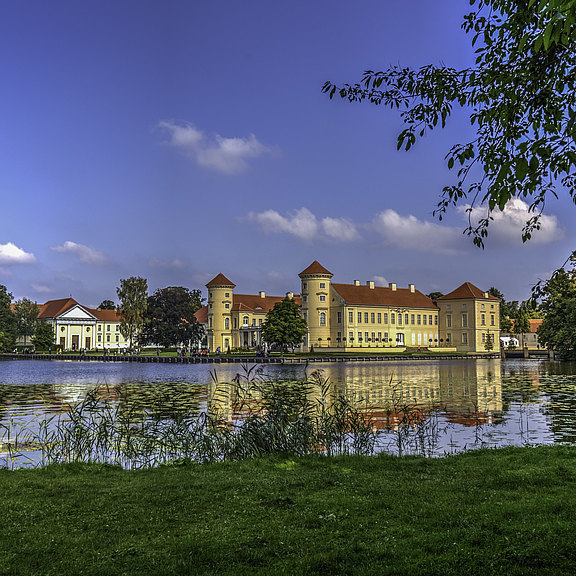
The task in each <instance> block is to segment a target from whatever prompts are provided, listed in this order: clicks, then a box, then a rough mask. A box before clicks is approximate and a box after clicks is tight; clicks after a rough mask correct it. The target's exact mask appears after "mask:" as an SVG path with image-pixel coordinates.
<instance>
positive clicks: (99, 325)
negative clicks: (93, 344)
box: [98, 324, 102, 332]
mask: <svg viewBox="0 0 576 576" xmlns="http://www.w3.org/2000/svg"><path fill="white" fill-rule="evenodd" d="M101 330H102V324H98V332H100V331H101Z"/></svg>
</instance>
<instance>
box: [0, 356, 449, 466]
mask: <svg viewBox="0 0 576 576" xmlns="http://www.w3.org/2000/svg"><path fill="white" fill-rule="evenodd" d="M212 379H213V388H214V392H213V393H212V394H211V397H210V399H209V400H208V403H207V407H206V408H205V409H203V410H199V408H198V404H197V403H195V404H193V405H192V404H190V403H189V402H180V401H179V395H178V393H177V392H175V391H174V390H170V389H166V390H165V389H163V388H160V389H159V390H155V391H154V392H153V393H147V394H146V395H145V401H140V402H138V401H134V400H133V399H132V398H128V397H127V395H126V392H125V390H124V389H123V388H122V387H117V388H113V389H110V388H108V387H106V388H105V389H103V387H100V388H96V389H93V390H91V391H89V392H88V393H87V394H86V396H85V398H83V399H82V400H81V401H79V402H77V403H76V404H74V405H72V406H71V407H70V410H69V411H68V412H66V413H63V414H61V415H59V416H57V417H51V418H47V419H42V420H39V421H38V422H35V423H34V427H33V428H31V429H28V430H27V429H26V428H25V427H24V428H20V429H18V427H17V426H15V425H14V424H13V423H11V424H10V425H2V427H3V428H4V439H3V440H1V439H0V442H3V444H4V450H5V466H6V467H12V468H13V467H18V466H22V465H27V466H34V465H48V464H54V463H101V464H112V465H120V466H122V467H123V468H126V469H141V468H150V467H155V466H158V465H161V464H165V463H171V462H187V461H194V462H214V461H235V460H242V459H246V458H255V457H262V456H268V455H273V454H283V455H292V456H306V455H313V454H320V455H327V456H337V455H372V454H375V453H376V452H382V451H386V452H390V453H393V454H396V455H398V456H403V455H407V454H412V455H422V456H433V455H436V454H437V447H438V438H439V435H440V433H441V432H442V431H443V430H442V427H441V426H440V423H439V422H440V419H439V407H438V406H425V407H424V406H419V405H418V404H416V403H415V402H412V401H410V399H409V398H408V397H407V396H405V395H403V394H402V391H401V389H400V388H399V386H394V387H393V393H392V397H391V399H390V400H389V401H388V402H387V404H386V406H385V409H384V411H382V409H380V410H379V412H378V413H375V412H374V410H373V407H372V406H371V405H370V404H369V402H368V399H367V398H356V397H354V396H347V395H345V394H344V393H343V392H341V391H338V390H337V389H336V388H335V387H334V386H333V385H332V384H331V383H330V382H329V381H328V379H326V378H324V377H323V374H322V372H321V371H320V370H317V371H314V372H312V373H310V374H309V375H308V374H306V375H305V376H304V377H303V378H301V379H299V380H294V379H292V380H277V379H275V380H273V379H270V378H268V377H266V376H265V375H264V371H263V368H262V367H261V366H252V367H248V366H244V367H243V371H242V372H240V373H239V374H237V376H236V377H235V378H234V379H233V382H231V383H230V382H225V383H220V382H219V381H218V377H217V374H216V373H215V372H213V373H212ZM0 458H1V456H0ZM1 463H2V460H1V459H0V466H1Z"/></svg>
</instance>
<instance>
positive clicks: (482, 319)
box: [480, 314, 486, 326]
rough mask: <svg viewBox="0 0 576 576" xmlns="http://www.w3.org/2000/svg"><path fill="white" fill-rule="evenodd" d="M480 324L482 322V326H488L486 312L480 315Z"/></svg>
mask: <svg viewBox="0 0 576 576" xmlns="http://www.w3.org/2000/svg"><path fill="white" fill-rule="evenodd" d="M480 324H481V325H482V326H486V314H482V315H481V316H480Z"/></svg>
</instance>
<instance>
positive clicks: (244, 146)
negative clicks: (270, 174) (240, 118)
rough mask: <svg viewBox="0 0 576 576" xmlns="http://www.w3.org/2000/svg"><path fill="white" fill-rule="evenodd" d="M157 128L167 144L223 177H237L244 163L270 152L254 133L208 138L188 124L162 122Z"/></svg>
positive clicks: (217, 135)
mask: <svg viewBox="0 0 576 576" xmlns="http://www.w3.org/2000/svg"><path fill="white" fill-rule="evenodd" d="M159 127H160V128H161V129H162V130H163V131H164V132H166V133H167V134H168V143H169V144H170V145H171V146H174V147H175V148H177V149H178V150H180V152H182V153H183V154H185V155H186V156H189V157H190V158H193V159H194V160H195V161H196V162H197V163H198V164H199V165H200V166H205V167H206V168H210V169H212V170H216V171H218V172H223V173H225V174H237V173H239V172H243V171H244V170H246V169H247V168H248V162H247V160H248V159H250V158H257V157H258V156H261V155H262V154H265V153H267V152H270V151H271V149H270V148H268V147H267V146H264V145H263V144H261V143H260V142H259V141H258V140H257V139H256V136H254V134H250V135H249V136H248V137H247V138H238V137H236V138H226V137H224V136H220V135H219V134H215V135H214V136H208V135H207V134H205V133H204V132H202V131H201V130H198V128H196V127H195V126H194V125H193V124H190V123H189V122H174V121H168V120H165V121H163V122H160V123H159Z"/></svg>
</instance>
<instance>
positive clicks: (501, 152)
mask: <svg viewBox="0 0 576 576" xmlns="http://www.w3.org/2000/svg"><path fill="white" fill-rule="evenodd" d="M470 5H471V6H472V7H473V8H472V10H473V11H472V12H470V13H469V14H468V15H466V16H465V18H464V22H463V24H462V28H463V29H464V31H465V32H466V33H470V34H471V35H472V45H473V46H475V47H476V61H475V65H474V66H472V67H469V68H465V69H462V70H458V69H454V68H450V67H447V66H433V65H429V66H425V67H423V68H419V69H413V68H401V67H399V66H392V67H390V68H388V69H386V70H384V71H380V72H374V71H372V70H368V71H366V72H365V73H364V76H363V78H362V80H361V81H360V82H358V83H355V84H344V85H342V86H338V85H336V84H334V83H332V82H330V81H328V82H326V83H325V84H324V86H323V91H324V92H325V93H327V94H328V95H329V96H330V98H333V97H334V96H335V95H338V96H340V97H341V98H344V99H348V100H349V101H350V102H362V101H368V102H371V103H373V104H376V105H384V106H388V107H390V108H392V109H397V110H400V113H401V117H402V119H403V120H404V123H405V124H406V128H405V129H404V130H402V132H401V133H400V134H399V136H398V149H400V148H404V149H405V150H409V149H410V148H411V147H412V145H413V144H414V143H415V142H416V139H417V138H419V137H422V136H424V134H426V133H427V132H428V131H431V130H433V129H434V128H436V127H438V126H441V127H444V126H445V125H446V122H447V120H448V118H449V116H450V115H451V113H452V110H453V108H454V107H455V106H458V107H462V108H465V109H466V110H467V111H468V112H469V117H470V122H471V124H472V125H473V126H474V129H475V132H476V134H475V136H476V137H475V138H473V139H472V140H471V141H470V142H465V143H463V144H455V145H454V146H453V147H452V148H451V150H450V151H449V152H448V154H447V155H446V161H447V164H448V168H449V169H454V168H456V176H457V177H456V180H455V183H453V184H449V185H447V186H445V187H444V188H443V190H442V194H441V198H440V201H439V203H438V205H437V207H436V210H435V214H436V216H438V217H439V219H442V216H443V215H444V214H445V212H446V210H447V209H448V208H449V207H450V206H456V205H457V204H461V203H463V202H466V203H468V208H467V209H468V214H469V223H468V227H467V229H466V232H467V233H468V234H469V235H471V236H472V237H473V240H474V243H475V244H477V245H478V246H483V245H484V239H485V237H486V236H487V233H488V225H489V223H490V221H491V219H492V213H493V211H494V210H496V209H500V210H503V209H504V207H505V206H506V204H507V203H508V202H509V201H510V200H511V199H512V198H514V197H520V198H525V199H526V200H527V202H528V203H529V206H530V211H531V216H530V217H529V219H528V220H527V222H526V223H525V226H524V228H523V231H522V239H523V240H524V241H526V240H528V239H529V238H530V237H531V235H532V233H533V231H534V230H537V229H539V227H540V217H541V213H542V210H543V209H544V207H545V203H546V200H547V198H549V197H550V196H551V195H552V196H556V194H557V192H558V189H559V188H560V189H564V190H566V191H567V192H568V194H569V195H570V196H571V197H572V198H573V199H574V200H575V201H576V0H470ZM477 173H479V174H480V176H479V177H477V176H476V174H477ZM478 206H482V207H483V208H485V211H484V215H483V216H482V217H481V218H480V219H478V220H474V219H472V209H473V208H474V207H478Z"/></svg>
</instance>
